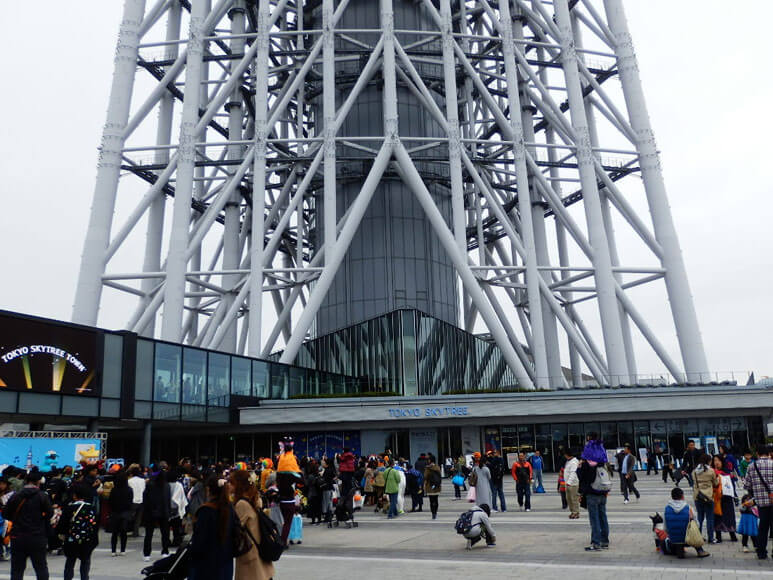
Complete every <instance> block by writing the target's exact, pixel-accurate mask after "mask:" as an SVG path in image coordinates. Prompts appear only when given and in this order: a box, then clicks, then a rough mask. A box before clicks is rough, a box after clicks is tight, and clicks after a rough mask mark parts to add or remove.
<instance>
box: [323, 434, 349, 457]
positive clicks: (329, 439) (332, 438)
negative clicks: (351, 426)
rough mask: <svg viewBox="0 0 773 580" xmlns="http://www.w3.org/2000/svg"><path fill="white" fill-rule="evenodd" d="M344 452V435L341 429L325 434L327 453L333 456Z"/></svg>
mask: <svg viewBox="0 0 773 580" xmlns="http://www.w3.org/2000/svg"><path fill="white" fill-rule="evenodd" d="M343 452H344V437H343V434H342V433H341V432H340V431H335V432H333V433H327V434H326V435H325V455H327V456H328V457H333V456H335V455H336V454H340V453H343Z"/></svg>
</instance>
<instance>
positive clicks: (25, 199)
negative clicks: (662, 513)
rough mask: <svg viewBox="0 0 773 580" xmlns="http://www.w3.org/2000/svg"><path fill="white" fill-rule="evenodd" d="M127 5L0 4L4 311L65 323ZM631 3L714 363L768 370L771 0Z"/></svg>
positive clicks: (94, 1)
mask: <svg viewBox="0 0 773 580" xmlns="http://www.w3.org/2000/svg"><path fill="white" fill-rule="evenodd" d="M122 4H123V2H122V1H120V0H80V1H79V2H77V3H68V2H54V1H51V0H47V1H44V2H42V3H41V2H37V3H34V2H10V1H6V2H3V15H4V21H5V22H6V23H7V24H11V23H12V25H7V26H5V27H4V32H3V34H2V35H0V54H2V55H4V56H3V66H2V70H3V77H4V81H5V82H4V83H3V90H2V91H0V111H2V112H3V119H2V123H3V130H2V132H0V168H2V172H1V174H2V180H1V181H0V280H2V284H1V285H0V308H3V309H8V310H15V311H20V312H25V313H29V314H37V315H41V316H48V317H52V318H60V319H69V317H70V311H71V305H72V300H73V293H74V289H75V282H76V276H77V271H78V265H79V260H80V254H81V250H82V244H83V238H84V231H85V226H86V223H87V220H88V213H89V208H90V205H91V196H92V193H93V185H94V177H95V166H96V159H97V146H98V145H99V140H100V136H101V130H102V125H103V123H104V120H105V111H106V108H107V98H108V91H109V88H110V81H111V75H112V61H113V53H114V49H115V41H116V36H117V31H118V23H119V21H120V14H121V9H122ZM625 5H626V9H627V13H628V18H629V21H630V27H631V30H632V34H633V36H634V42H635V45H636V50H637V54H638V57H639V63H640V68H641V75H642V80H643V83H644V88H645V93H646V96H647V99H648V106H649V110H650V115H651V117H652V124H653V127H654V130H655V134H656V136H657V139H658V144H659V148H660V150H661V152H662V158H663V165H664V169H665V177H666V183H667V187H668V190H669V196H670V200H671V206H672V211H673V214H674V219H675V221H676V224H677V227H678V229H679V233H680V241H681V245H682V248H683V251H684V255H685V261H686V263H687V269H688V274H689V277H690V282H691V285H692V291H693V295H694V298H695V304H696V309H697V311H698V316H699V319H700V323H701V327H702V333H703V339H704V342H705V345H706V350H707V355H708V359H709V365H710V367H711V369H712V370H715V371H730V370H738V371H749V370H754V371H756V374H757V376H758V377H759V376H761V375H765V374H773V363H771V360H770V346H771V342H772V341H771V339H770V334H771V329H773V309H772V308H771V304H770V296H771V292H770V288H771V287H772V286H773V267H772V266H773V252H772V251H771V250H773V227H771V209H772V208H773V200H772V199H771V193H773V191H772V189H773V188H772V187H771V179H770V173H769V171H770V165H771V163H770V161H769V151H770V148H771V145H770V136H771V135H772V134H773V121H772V120H771V118H772V117H771V112H770V106H771V103H773V75H771V74H770V70H771V69H770V56H771V48H770V31H769V23H770V21H771V20H772V19H773V2H770V1H768V0H748V1H742V0H739V1H738V2H734V3H732V8H733V10H732V12H733V13H734V16H733V17H732V18H731V17H730V12H729V10H730V8H729V6H730V4H728V3H727V2H726V1H720V0H676V1H675V0H646V1H644V0H627V1H626V2H625ZM105 318H106V317H105V313H103V319H101V322H102V324H103V325H105V326H113V325H114V324H111V321H112V318H111V317H110V313H107V318H110V320H106V319H105ZM119 318H126V317H125V316H124V317H119ZM116 324H117V323H116ZM672 354H674V355H677V353H675V352H674V353H672ZM650 370H653V371H654V370H657V369H648V368H646V361H643V362H642V363H640V372H648V371H650Z"/></svg>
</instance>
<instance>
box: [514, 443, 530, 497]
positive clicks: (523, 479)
mask: <svg viewBox="0 0 773 580" xmlns="http://www.w3.org/2000/svg"><path fill="white" fill-rule="evenodd" d="M511 474H512V476H513V479H514V480H515V493H516V494H518V506H519V507H520V508H521V509H524V504H525V505H526V511H527V512H530V511H531V488H530V487H529V484H530V483H531V481H532V467H531V463H529V462H528V461H527V460H526V454H525V453H523V452H521V453H519V454H518V461H516V462H515V463H513V469H512V471H511Z"/></svg>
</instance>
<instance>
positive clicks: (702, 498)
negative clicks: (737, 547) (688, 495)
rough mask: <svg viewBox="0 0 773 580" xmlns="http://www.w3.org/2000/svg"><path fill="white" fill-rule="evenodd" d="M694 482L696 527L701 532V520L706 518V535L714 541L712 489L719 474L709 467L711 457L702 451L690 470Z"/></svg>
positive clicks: (717, 480)
mask: <svg viewBox="0 0 773 580" xmlns="http://www.w3.org/2000/svg"><path fill="white" fill-rule="evenodd" d="M692 479H693V482H694V487H693V499H694V500H695V511H696V512H697V516H698V517H697V519H698V527H699V528H700V530H701V532H703V520H704V519H705V520H706V537H707V539H708V541H709V543H711V544H713V543H714V489H715V488H716V487H718V486H719V476H718V475H717V473H716V472H715V471H714V470H713V469H712V468H711V457H710V456H709V455H707V454H706V453H704V454H703V455H701V456H700V458H699V459H698V465H697V466H696V467H695V469H694V470H693V472H692Z"/></svg>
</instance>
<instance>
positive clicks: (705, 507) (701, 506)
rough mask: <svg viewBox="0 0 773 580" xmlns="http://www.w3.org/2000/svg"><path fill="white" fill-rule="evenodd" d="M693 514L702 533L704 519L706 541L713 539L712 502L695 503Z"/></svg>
mask: <svg viewBox="0 0 773 580" xmlns="http://www.w3.org/2000/svg"><path fill="white" fill-rule="evenodd" d="M695 512H696V516H697V518H698V527H699V528H700V530H701V532H702V531H703V519H704V518H706V534H707V536H706V537H707V538H708V541H709V542H710V541H711V540H713V539H714V502H713V501H710V502H704V501H697V500H696V502H695Z"/></svg>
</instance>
